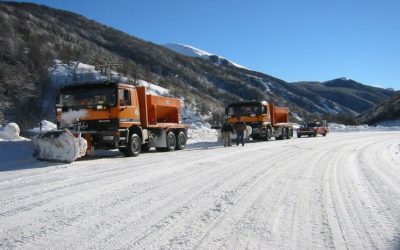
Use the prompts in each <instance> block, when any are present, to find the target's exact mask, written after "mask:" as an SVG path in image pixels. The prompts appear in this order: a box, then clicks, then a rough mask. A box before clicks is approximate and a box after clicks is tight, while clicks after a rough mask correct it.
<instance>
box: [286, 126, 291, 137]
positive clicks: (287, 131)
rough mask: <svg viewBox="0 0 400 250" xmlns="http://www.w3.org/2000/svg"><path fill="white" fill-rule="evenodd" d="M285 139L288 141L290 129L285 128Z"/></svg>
mask: <svg viewBox="0 0 400 250" xmlns="http://www.w3.org/2000/svg"><path fill="white" fill-rule="evenodd" d="M286 139H290V129H289V128H286Z"/></svg>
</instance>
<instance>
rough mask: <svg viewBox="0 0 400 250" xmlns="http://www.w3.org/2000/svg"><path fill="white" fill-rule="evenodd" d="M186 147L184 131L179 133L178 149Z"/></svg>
mask: <svg viewBox="0 0 400 250" xmlns="http://www.w3.org/2000/svg"><path fill="white" fill-rule="evenodd" d="M185 147H186V135H185V133H183V132H182V131H181V132H179V134H178V139H177V142H176V149H177V150H182V149H184V148H185Z"/></svg>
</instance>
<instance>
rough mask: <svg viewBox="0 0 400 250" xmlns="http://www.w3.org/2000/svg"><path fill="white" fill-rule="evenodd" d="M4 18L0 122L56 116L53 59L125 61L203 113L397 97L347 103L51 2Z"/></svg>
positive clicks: (337, 109) (342, 107) (298, 109)
mask: <svg viewBox="0 0 400 250" xmlns="http://www.w3.org/2000/svg"><path fill="white" fill-rule="evenodd" d="M0 23H1V25H0V123H2V124H4V123H6V122H9V121H14V122H18V123H19V124H20V126H22V127H23V128H24V127H30V126H32V124H33V123H35V122H37V119H44V118H45V119H49V120H52V119H54V114H53V110H52V109H50V108H48V107H49V106H48V105H47V104H45V103H43V100H47V99H48V96H54V92H55V91H56V90H57V88H58V87H59V86H57V85H55V84H54V83H52V82H51V79H50V77H49V69H50V68H51V67H52V66H53V64H54V62H55V60H60V61H62V62H64V63H69V62H82V63H86V64H90V65H100V64H104V63H107V62H117V63H120V66H118V67H116V68H115V70H116V71H118V72H119V73H121V74H124V75H127V76H129V77H130V78H131V79H132V82H135V81H136V80H137V79H143V80H146V81H148V82H152V83H155V84H158V85H160V86H162V87H164V88H168V89H170V90H171V94H172V95H174V96H177V97H182V98H184V100H185V103H187V104H190V105H194V106H196V107H198V110H199V113H201V114H211V113H217V114H221V113H222V112H223V107H224V106H225V105H226V104H227V103H229V102H232V101H239V100H273V101H274V102H275V103H276V104H278V105H285V106H286V105H287V106H289V107H290V110H291V111H292V113H291V114H292V117H295V116H297V115H299V116H300V117H303V118H307V117H315V116H320V115H322V114H324V113H330V114H342V113H345V114H351V115H353V114H358V113H361V112H363V111H365V110H367V109H368V108H371V107H372V106H373V105H374V104H377V103H380V102H382V101H384V100H385V99H386V98H387V97H389V96H390V95H392V92H387V91H384V90H382V89H369V90H358V89H357V88H354V87H353V86H352V87H350V89H351V95H347V96H348V98H346V101H345V102H342V100H343V98H342V93H344V92H346V91H347V90H348V89H347V90H346V88H342V87H341V88H332V87H331V86H328V85H327V84H320V83H318V84H316V85H315V86H316V89H315V88H311V87H308V85H304V84H289V83H287V82H285V81H283V80H280V79H277V78H275V77H272V76H269V75H266V74H263V73H259V72H255V71H251V70H247V69H244V68H240V67H235V66H234V65H232V64H231V63H221V61H213V60H210V59H206V58H192V57H188V56H185V55H181V54H178V53H176V52H173V51H171V50H169V49H167V48H165V47H163V46H159V45H157V44H154V43H151V42H148V41H144V40H141V39H139V38H136V37H133V36H131V35H128V34H126V33H123V32H120V31H118V30H115V29H113V28H111V27H107V26H105V25H102V24H99V23H97V22H95V21H92V20H88V19H87V18H85V17H83V16H80V15H77V14H74V13H71V12H66V11H62V10H56V9H52V8H48V7H46V6H40V5H35V4H26V3H15V2H0ZM136 25H140V23H138V24H136ZM239 63H240V62H239ZM377 91H378V92H379V95H376V94H375V93H376V92H377ZM361 92H362V97H360V95H359V93H361ZM52 93H53V94H52ZM324 93H325V94H324ZM326 93H327V94H326ZM338 95H339V96H338ZM353 97H355V99H354V100H355V101H356V102H354V103H353ZM46 98H47V99H46Z"/></svg>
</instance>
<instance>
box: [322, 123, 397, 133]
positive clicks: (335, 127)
mask: <svg viewBox="0 0 400 250" xmlns="http://www.w3.org/2000/svg"><path fill="white" fill-rule="evenodd" d="M328 127H329V131H330V132H361V131H393V130H400V126H392V127H389V126H381V125H377V126H368V125H366V124H365V125H358V126H352V125H344V124H337V123H328Z"/></svg>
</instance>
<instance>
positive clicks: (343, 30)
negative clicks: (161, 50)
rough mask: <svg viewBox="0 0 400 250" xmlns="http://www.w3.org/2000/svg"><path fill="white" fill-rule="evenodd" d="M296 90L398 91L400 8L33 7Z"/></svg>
mask: <svg viewBox="0 0 400 250" xmlns="http://www.w3.org/2000/svg"><path fill="white" fill-rule="evenodd" d="M29 2H34V3H41V4H45V5H47V6H51V7H55V8H59V9H64V10H69V11H72V12H76V13H79V14H81V15H83V16H85V17H87V18H89V19H93V20H96V21H98V22H100V23H103V24H106V25H108V26H111V27H114V28H116V29H119V30H122V31H124V32H127V33H129V34H131V35H133V36H136V37H139V38H142V39H144V40H148V41H151V42H153V43H157V44H166V43H183V44H188V45H191V46H194V47H197V48H199V49H203V50H206V51H208V52H211V53H215V54H218V55H221V56H224V57H225V58H227V59H230V60H232V61H234V62H236V63H239V64H241V65H243V66H245V67H247V68H250V69H253V70H256V71H260V72H263V73H267V74H270V75H272V76H275V77H278V78H281V79H283V80H286V81H289V82H293V81H302V80H313V81H314V80H315V81H326V80H330V79H334V78H339V77H348V78H352V79H354V80H356V81H359V82H362V83H364V84H369V85H374V86H380V87H385V88H387V87H392V88H395V89H400V1H399V0H379V1H378V0H246V1H244V0H201V1H194V0H146V1H143V0H114V1H105V0H84V1H82V0H35V1H29Z"/></svg>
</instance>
